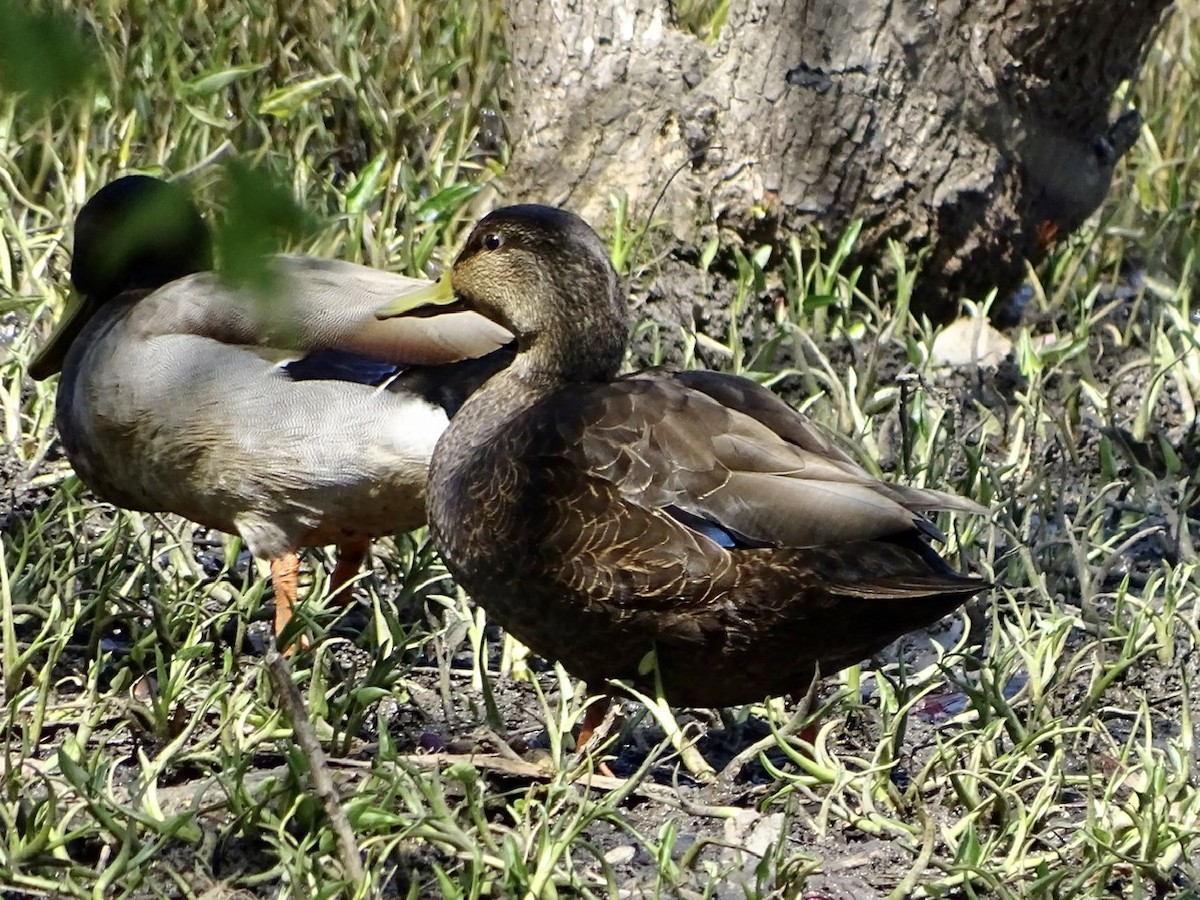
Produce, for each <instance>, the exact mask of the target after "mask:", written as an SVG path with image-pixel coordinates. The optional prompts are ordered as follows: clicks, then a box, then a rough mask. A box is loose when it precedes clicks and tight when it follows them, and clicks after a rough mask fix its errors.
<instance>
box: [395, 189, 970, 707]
mask: <svg viewBox="0 0 1200 900" xmlns="http://www.w3.org/2000/svg"><path fill="white" fill-rule="evenodd" d="M450 302H461V303H463V304H464V305H465V307H466V308H468V309H471V310H474V311H475V312H478V313H479V314H480V315H482V316H485V317H486V318H488V319H490V320H492V321H493V322H496V323H497V324H499V325H501V326H503V327H504V328H505V329H506V330H507V331H509V332H511V333H512V334H514V335H516V338H517V342H518V350H517V356H516V360H515V361H514V362H513V364H512V365H511V366H509V367H508V368H506V369H503V370H501V371H500V372H498V373H497V374H496V375H494V376H492V377H491V379H490V380H488V381H487V383H486V384H484V385H483V386H482V387H481V388H480V389H479V390H478V391H476V392H475V393H474V394H473V395H472V396H471V397H470V398H469V399H468V400H467V401H466V403H465V404H464V405H463V406H462V408H461V409H460V410H459V412H458V413H457V415H456V416H455V417H454V419H453V420H452V421H451V423H450V425H449V427H448V428H447V429H446V431H445V433H444V434H443V435H442V437H441V439H440V440H439V441H438V445H437V447H436V449H435V450H434V454H433V463H432V465H431V468H430V481H429V495H428V506H429V521H430V526H431V529H432V533H433V536H434V539H435V542H436V544H437V546H438V548H439V549H440V551H441V553H442V557H443V559H444V560H445V563H446V565H447V567H448V568H449V570H450V572H451V573H452V575H453V576H454V578H455V579H456V580H457V581H458V583H459V584H460V585H461V586H462V587H463V588H464V589H465V590H466V591H467V592H468V593H469V594H470V595H471V596H472V597H473V598H474V600H475V601H476V602H477V603H479V604H480V605H481V606H483V607H484V608H485V609H486V610H487V612H488V614H489V616H490V617H492V618H493V619H494V620H495V621H497V622H498V623H499V624H500V625H502V626H503V627H504V628H506V629H507V630H508V631H509V632H510V633H511V634H513V635H514V636H515V637H516V638H518V639H519V640H521V641H523V642H524V643H526V644H527V645H529V647H530V648H532V649H533V650H534V651H535V652H537V653H539V654H541V655H542V656H544V657H547V658H548V659H551V660H558V661H560V662H561V663H562V664H563V666H564V667H565V668H566V669H567V670H568V671H569V672H571V673H572V674H574V675H576V676H577V677H579V678H582V679H584V680H585V681H586V682H588V683H589V685H592V686H593V688H598V689H599V690H601V691H604V690H605V687H604V684H605V682H606V681H607V680H608V679H622V680H624V681H627V682H630V683H632V684H633V685H634V686H635V687H637V688H638V689H640V690H642V691H652V690H653V688H654V676H653V673H652V671H648V670H647V667H646V666H645V665H643V662H644V660H646V659H647V654H648V653H649V652H650V651H651V650H654V651H656V656H657V668H658V672H659V674H660V675H661V679H662V680H661V685H662V689H663V694H664V697H665V699H666V700H667V701H669V702H670V703H672V704H674V705H678V706H731V705H737V704H743V703H749V702H756V701H760V700H763V699H764V698H766V697H768V696H776V695H783V694H787V693H795V692H797V691H801V692H803V691H804V690H805V689H806V688H807V686H808V684H809V683H810V682H811V679H812V677H813V674H814V671H815V670H816V668H817V667H818V666H819V667H820V671H821V672H822V673H826V674H828V673H832V672H834V671H836V670H838V669H841V668H844V667H845V666H848V665H851V664H853V663H855V662H858V661H860V660H862V659H863V658H865V657H867V656H869V655H870V654H872V653H874V652H876V651H877V650H879V649H881V648H882V647H884V646H885V645H886V644H888V643H889V642H891V641H892V640H894V639H895V638H897V637H899V636H900V635H902V634H904V633H905V632H907V631H910V630H912V629H915V628H918V627H920V626H923V625H927V624H929V623H931V622H933V621H935V620H937V619H938V618H940V617H941V616H943V615H945V614H946V613H948V612H950V611H952V610H953V609H955V608H956V607H957V606H959V605H960V604H961V603H963V602H964V601H965V600H966V599H967V598H969V597H971V596H972V595H973V594H975V593H977V592H978V591H980V590H982V589H983V588H984V587H985V586H986V583H985V582H984V581H983V580H981V579H979V578H975V577H970V576H967V575H963V574H960V573H958V572H956V571H954V570H953V569H952V568H951V567H950V566H949V565H948V564H947V563H946V562H945V561H944V560H943V559H942V558H941V556H939V555H938V553H937V552H936V551H935V550H934V549H933V548H932V547H931V546H930V543H929V542H930V540H931V539H940V540H944V538H943V537H942V535H941V534H940V533H939V532H938V530H937V528H936V527H934V525H933V524H932V522H930V521H929V520H928V519H926V518H925V517H924V516H923V515H921V512H920V511H921V510H930V509H949V510H962V511H967V512H972V513H978V512H981V511H982V508H981V507H979V506H978V505H977V504H975V503H973V502H972V501H970V500H966V499H965V498H962V497H958V496H955V495H952V494H947V493H943V492H941V491H935V490H925V489H919V488H913V487H904V486H901V485H895V484H887V483H884V482H881V481H879V480H878V479H876V478H874V477H873V476H871V475H870V474H869V473H868V472H867V471H865V470H864V469H863V468H861V467H860V466H859V465H858V464H856V463H855V462H854V461H853V460H852V459H851V458H850V457H849V456H848V455H847V454H846V453H844V452H842V451H841V450H840V449H838V448H837V447H836V446H835V445H834V444H833V442H832V441H831V440H830V439H829V438H828V437H826V436H825V435H824V434H822V433H821V432H820V431H819V430H818V429H817V428H815V427H814V426H813V425H812V424H811V423H810V422H809V421H808V420H807V419H806V418H805V417H804V416H803V415H801V414H800V413H798V412H796V411H795V410H793V409H792V408H791V407H789V406H788V405H787V404H786V403H784V402H783V401H782V400H781V399H779V398H778V397H776V396H775V395H774V394H772V393H771V392H770V391H769V390H766V389H765V388H763V387H761V386H759V385H758V384H756V383H754V382H752V381H750V380H748V379H746V378H742V377H738V376H732V375H724V374H718V373H714V372H702V371H691V372H676V371H669V370H666V369H661V368H656V369H648V370H645V371H640V372H634V373H632V374H628V375H624V376H620V377H618V376H617V371H618V368H619V366H620V365H621V362H622V359H623V357H624V353H625V347H626V342H627V339H628V325H627V312H626V300H625V297H624V294H623V292H622V291H621V289H620V288H619V284H618V279H617V276H616V273H615V272H614V271H613V268H612V266H611V264H610V263H609V256H608V252H607V250H606V248H605V246H604V244H603V243H602V242H601V240H600V239H599V237H598V236H597V235H596V233H595V232H594V231H593V230H592V229H591V228H590V227H588V225H587V224H586V223H585V222H583V220H582V219H580V218H579V217H577V216H575V215H573V214H572V213H569V212H566V211H563V210H559V209H552V208H548V207H544V206H532V205H528V206H513V207H508V208H505V209H500V210H497V211H495V212H493V213H491V214H490V215H488V216H487V217H486V218H484V219H483V220H482V221H481V222H480V223H479V224H478V226H476V228H475V229H474V231H473V232H472V233H471V235H470V237H469V239H468V240H467V242H466V246H465V247H464V248H463V250H462V252H461V253H460V255H459V256H458V258H457V260H456V261H455V262H454V264H453V266H452V268H451V269H450V271H449V272H448V273H447V274H444V275H443V276H442V278H441V279H440V280H439V281H438V283H437V285H436V286H434V287H432V288H430V289H428V290H426V291H424V292H419V293H411V294H408V295H406V296H404V297H400V298H398V299H397V300H396V301H394V302H392V303H390V304H388V305H387V306H386V307H384V308H383V309H381V310H380V312H379V315H380V316H382V317H393V316H402V315H405V314H408V313H411V312H412V311H413V310H414V309H417V308H420V307H423V306H425V305H429V304H439V303H450Z"/></svg>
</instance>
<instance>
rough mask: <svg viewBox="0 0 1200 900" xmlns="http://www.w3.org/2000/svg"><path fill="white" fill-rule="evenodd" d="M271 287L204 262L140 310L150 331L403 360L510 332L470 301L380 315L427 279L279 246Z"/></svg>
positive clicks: (481, 348) (500, 338) (488, 343)
mask: <svg viewBox="0 0 1200 900" xmlns="http://www.w3.org/2000/svg"><path fill="white" fill-rule="evenodd" d="M271 265H272V267H273V269H274V276H275V277H274V279H273V283H272V285H271V286H270V287H269V288H268V289H267V290H266V291H265V292H261V293H258V292H255V291H253V290H251V289H249V288H235V287H231V286H229V285H227V284H225V283H224V282H223V281H222V280H221V276H220V275H218V274H217V273H213V272H202V273H198V274H195V275H190V276H188V277H186V278H181V279H179V280H178V281H174V282H172V283H171V284H169V285H166V286H165V287H163V288H161V289H159V290H158V291H155V292H154V293H153V294H152V295H151V296H149V297H147V298H146V299H145V300H143V301H142V302H141V303H139V304H138V307H137V309H136V310H135V313H134V315H135V316H136V317H137V325H138V327H140V328H141V329H142V330H143V334H144V335H145V336H146V337H153V336H156V335H162V334H195V335H201V336H204V337H209V338H212V339H213V340H217V341H221V342H222V343H227V344H239V345H245V346H252V347H259V348H267V349H270V350H282V351H299V352H304V351H309V350H339V351H346V352H348V353H357V354H361V355H363V356H367V357H371V358H373V359H378V360H381V361H385V362H390V363H395V364H397V365H437V364H442V363H447V362H455V361H457V360H461V359H472V358H476V357H480V356H484V355H486V354H488V353H490V352H491V351H493V350H495V349H497V348H498V347H501V346H503V345H505V344H507V343H508V342H509V341H511V340H512V335H511V334H510V333H509V332H508V331H506V330H505V329H504V328H502V327H501V326H499V325H497V324H495V323H494V322H491V321H489V320H488V319H485V318H484V317H483V316H480V315H477V314H476V313H473V312H468V311H465V310H459V311H454V310H451V311H444V312H439V314H438V315H433V316H427V317H403V318H394V319H386V320H379V319H377V318H376V317H375V310H376V309H378V308H379V307H380V306H381V305H383V304H384V303H386V302H388V301H389V300H393V299H395V298H396V297H398V296H400V295H402V294H404V293H407V292H410V291H413V290H417V289H419V288H421V287H424V286H425V285H426V284H427V283H426V282H423V281H418V280H415V279H412V278H406V277H404V276H402V275H395V274H393V273H391V272H384V271H381V270H378V269H371V268H368V267H366V266H360V265H356V264H354V263H348V262H341V261H338V260H325V259H316V258H312V257H300V256H279V257H274V258H273V259H272V260H271Z"/></svg>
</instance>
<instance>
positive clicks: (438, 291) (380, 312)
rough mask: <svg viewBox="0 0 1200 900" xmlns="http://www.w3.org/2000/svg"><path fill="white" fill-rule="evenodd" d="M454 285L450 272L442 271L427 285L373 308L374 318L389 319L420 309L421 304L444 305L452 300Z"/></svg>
mask: <svg viewBox="0 0 1200 900" xmlns="http://www.w3.org/2000/svg"><path fill="white" fill-rule="evenodd" d="M454 299H455V297H454V287H453V286H452V285H451V284H450V273H449V272H448V271H447V272H443V273H442V277H441V278H439V279H438V280H437V281H435V282H434V283H433V284H431V285H429V286H428V287H423V288H418V289H417V290H415V291H412V292H411V293H408V294H403V295H401V296H399V297H397V298H396V299H395V300H393V301H392V302H390V303H388V304H386V305H384V306H381V307H379V309H377V310H375V318H377V319H391V318H394V317H395V316H402V315H404V314H405V313H409V312H412V311H413V310H414V309H420V308H421V307H422V306H446V305H448V304H450V303H453V302H454Z"/></svg>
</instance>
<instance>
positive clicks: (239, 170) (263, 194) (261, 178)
mask: <svg viewBox="0 0 1200 900" xmlns="http://www.w3.org/2000/svg"><path fill="white" fill-rule="evenodd" d="M223 189H224V199H225V218H224V221H223V222H222V224H221V225H220V226H219V227H218V228H217V230H216V246H217V250H218V256H219V263H218V267H219V270H220V272H221V274H222V275H223V276H224V277H225V278H226V280H228V281H230V282H232V283H234V284H244V285H247V286H249V287H250V288H251V289H253V290H255V291H256V292H258V293H259V294H260V295H263V296H269V295H270V293H271V291H272V289H273V287H274V284H275V277H274V275H275V273H274V271H273V270H272V269H271V266H270V265H269V257H270V256H271V254H273V253H276V252H278V251H280V250H283V249H285V248H286V247H287V246H288V245H289V244H292V243H295V242H297V241H300V240H302V239H304V238H306V237H308V236H310V235H312V234H313V233H314V232H315V231H316V230H317V222H316V219H315V218H314V216H313V215H312V213H311V212H309V211H308V210H307V209H305V208H304V207H303V206H301V205H300V204H299V203H297V202H296V200H295V198H294V197H293V196H292V192H291V191H290V190H289V189H288V188H287V187H285V186H284V185H283V183H282V182H281V181H279V180H278V179H277V178H276V177H275V176H273V175H272V174H271V173H270V172H269V171H268V170H266V169H262V168H252V167H251V166H249V165H247V164H246V163H244V162H242V161H240V160H237V159H234V160H230V161H228V162H226V163H225V164H224V175H223Z"/></svg>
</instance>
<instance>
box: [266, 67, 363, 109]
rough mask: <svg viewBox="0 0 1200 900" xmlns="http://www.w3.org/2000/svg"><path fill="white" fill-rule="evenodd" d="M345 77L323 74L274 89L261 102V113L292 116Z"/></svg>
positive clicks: (339, 74)
mask: <svg viewBox="0 0 1200 900" xmlns="http://www.w3.org/2000/svg"><path fill="white" fill-rule="evenodd" d="M345 78H346V76H345V75H342V74H341V73H337V74H334V75H322V76H321V77H319V78H310V79H309V80H308V81H302V82H300V83H299V84H292V85H288V86H287V87H283V88H280V89H279V90H277V91H272V92H271V93H270V94H268V95H267V98H266V99H265V100H263V102H262V103H260V104H259V106H258V112H259V115H263V116H277V117H278V118H281V119H287V118H290V117H291V116H293V115H295V114H296V113H298V112H299V111H300V110H301V109H303V108H304V107H305V105H307V103H308V102H309V101H310V100H312V99H313V98H314V97H317V96H320V95H321V94H322V93H324V92H325V90H326V89H327V88H328V87H329V86H330V85H331V84H336V83H337V82H339V81H344V80H345Z"/></svg>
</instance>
